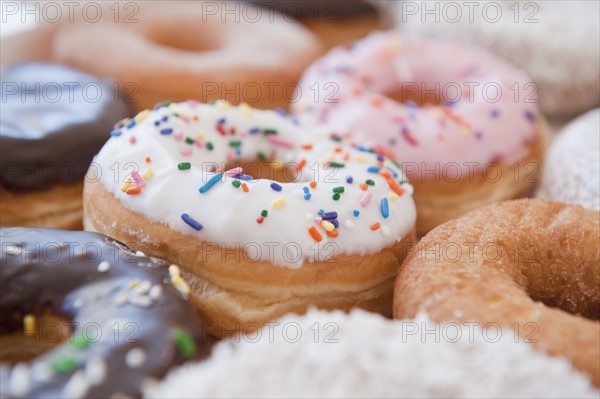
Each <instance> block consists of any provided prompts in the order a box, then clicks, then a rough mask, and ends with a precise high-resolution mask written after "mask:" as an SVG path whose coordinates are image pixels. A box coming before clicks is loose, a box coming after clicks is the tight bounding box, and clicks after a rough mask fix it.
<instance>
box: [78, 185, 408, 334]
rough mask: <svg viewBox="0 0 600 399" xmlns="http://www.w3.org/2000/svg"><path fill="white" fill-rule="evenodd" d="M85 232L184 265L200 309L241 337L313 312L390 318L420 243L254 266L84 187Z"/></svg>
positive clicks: (262, 262)
mask: <svg viewBox="0 0 600 399" xmlns="http://www.w3.org/2000/svg"><path fill="white" fill-rule="evenodd" d="M84 226H85V228H86V229H87V230H94V231H98V232H100V233H103V234H106V235H108V236H111V237H114V238H116V239H118V240H120V241H122V242H124V243H126V244H127V245H128V246H130V247H131V248H133V249H136V250H140V251H143V252H144V253H146V254H148V255H152V256H157V257H160V258H163V259H167V260H168V261H170V262H172V263H176V264H178V265H180V266H181V267H182V268H183V275H184V278H186V279H187V281H188V282H189V284H190V286H191V288H192V291H193V300H194V302H195V303H196V306H197V308H198V309H199V310H200V311H201V312H202V313H203V314H204V315H205V316H206V317H208V320H209V322H211V323H214V324H215V325H220V324H226V326H225V327H226V329H227V330H234V329H235V324H236V323H239V324H240V325H241V326H242V328H243V326H244V325H249V324H250V323H255V326H259V325H261V324H264V323H265V322H267V321H269V320H272V319H274V318H276V317H278V316H281V315H283V314H285V313H288V312H297V313H303V312H304V311H306V309H307V308H308V307H309V306H311V305H314V306H317V307H321V308H325V309H334V308H335V309H350V308H352V307H361V308H364V309H367V310H372V311H376V312H379V313H381V314H384V315H391V295H392V291H393V281H394V279H395V277H396V275H397V273H398V269H399V265H400V263H401V261H402V259H404V256H405V255H406V254H407V253H408V252H409V250H410V248H411V247H412V245H414V242H415V238H414V237H415V232H414V231H412V232H411V233H410V234H409V235H408V236H407V237H405V238H404V239H403V240H402V241H400V242H398V243H397V244H396V245H395V246H394V247H392V248H386V249H383V250H382V251H381V252H380V253H377V254H375V255H370V256H363V257H361V256H349V255H344V254H340V255H335V256H334V257H332V258H331V259H329V260H327V261H324V262H317V263H315V262H305V263H304V265H303V266H302V267H301V268H299V269H290V268H286V267H280V266H276V265H274V264H272V263H271V262H269V261H265V260H260V261H258V260H253V259H249V258H248V256H247V255H246V253H245V252H244V250H243V244H244V243H240V244H241V245H240V248H238V249H237V250H235V249H224V248H223V247H222V246H221V245H219V244H218V243H206V242H202V241H200V240H198V239H196V238H195V237H193V236H189V235H184V234H181V233H178V232H176V231H173V230H171V229H170V228H169V227H168V226H167V225H165V224H162V223H156V222H151V221H149V220H148V219H146V218H145V217H144V216H142V215H140V214H138V213H135V212H132V211H130V210H128V209H126V208H125V207H123V206H122V205H121V204H120V202H119V201H118V200H117V199H116V198H115V197H114V196H113V195H112V194H111V193H109V192H108V191H106V189H105V188H104V187H103V186H102V184H101V183H86V185H85V189H84ZM219 334H222V333H220V332H219Z"/></svg>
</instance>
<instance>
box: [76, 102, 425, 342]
mask: <svg viewBox="0 0 600 399" xmlns="http://www.w3.org/2000/svg"><path fill="white" fill-rule="evenodd" d="M112 135H113V137H112V138H111V139H110V140H109V141H108V142H107V143H106V145H105V146H104V147H103V148H102V150H101V151H100V153H99V154H98V155H97V156H96V158H95V162H96V163H97V164H98V165H100V166H101V170H102V175H101V176H97V175H96V173H97V170H93V169H90V174H89V175H88V179H86V186H85V189H84V225H85V228H86V229H88V230H95V231H98V232H101V233H104V234H107V235H109V236H112V237H115V238H117V239H119V240H122V241H125V242H131V243H133V244H132V245H133V246H134V247H135V249H137V250H141V251H144V252H145V253H148V254H151V255H153V256H157V257H161V258H164V259H167V260H169V261H170V262H173V263H177V264H179V265H181V267H182V275H183V277H184V279H185V280H186V281H187V282H188V283H189V285H190V287H191V293H192V299H193V301H194V303H195V305H196V306H197V308H198V310H199V311H200V312H201V313H202V314H203V315H204V316H205V317H207V318H208V320H210V321H211V322H213V325H214V326H218V327H215V330H216V331H212V333H214V334H216V335H219V336H222V335H226V334H229V333H231V332H234V331H239V330H242V331H250V330H253V329H255V328H257V327H258V326H260V325H261V324H263V323H265V322H267V321H269V320H272V319H274V318H276V317H278V316H281V315H283V314H285V313H288V312H298V313H303V312H304V311H305V310H306V309H307V308H308V307H309V306H313V305H314V306H318V307H321V308H325V309H334V308H339V309H350V308H352V307H355V306H358V307H361V308H365V309H368V310H372V311H376V312H380V313H382V314H387V315H389V314H390V311H391V308H390V303H391V302H390V298H391V295H392V286H393V281H394V277H395V276H396V274H397V273H398V269H399V265H400V263H401V261H402V259H403V258H404V256H405V254H406V253H407V252H408V251H409V249H410V247H411V245H412V243H413V241H414V240H413V238H414V234H415V233H414V226H415V218H416V212H415V205H414V202H413V199H412V195H411V194H412V186H411V185H410V184H409V183H408V182H407V180H406V178H405V176H404V174H403V172H402V170H401V169H400V168H399V167H398V166H397V164H395V163H394V162H392V161H391V160H389V159H387V158H385V157H384V156H382V155H381V154H378V153H377V152H375V151H374V150H373V149H370V148H366V147H363V146H358V145H352V144H351V143H350V142H348V141H347V140H343V139H341V138H340V137H338V136H336V135H332V134H330V133H329V132H327V131H324V130H323V131H321V130H319V129H313V130H312V131H310V132H307V131H306V129H303V128H301V127H300V126H298V125H297V124H296V123H295V121H294V119H293V117H291V116H289V115H285V113H284V112H283V111H280V112H276V111H263V110H256V109H252V108H250V107H249V106H248V105H245V104H242V105H239V106H232V105H231V104H229V103H227V102H223V101H219V102H216V103H214V104H211V105H209V104H201V103H198V102H195V101H187V102H184V103H170V104H161V105H159V106H157V107H156V108H155V109H154V110H152V111H150V110H147V111H143V112H141V113H140V114H138V115H137V116H135V117H134V118H132V119H131V122H128V123H127V125H126V126H123V127H122V128H121V129H118V130H116V131H114V132H113V133H112ZM114 165H118V168H119V170H116V169H115V167H114Z"/></svg>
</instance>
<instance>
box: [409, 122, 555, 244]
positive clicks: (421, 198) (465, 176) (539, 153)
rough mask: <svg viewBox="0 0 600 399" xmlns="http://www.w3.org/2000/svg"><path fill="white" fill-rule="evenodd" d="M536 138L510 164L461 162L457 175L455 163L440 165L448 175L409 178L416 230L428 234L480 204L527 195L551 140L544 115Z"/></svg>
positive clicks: (536, 178)
mask: <svg viewBox="0 0 600 399" xmlns="http://www.w3.org/2000/svg"><path fill="white" fill-rule="evenodd" d="M536 129H537V135H536V136H537V139H536V140H534V142H533V143H532V144H531V150H530V153H529V155H528V156H527V157H526V158H525V159H522V160H520V161H519V162H517V163H514V164H511V165H507V164H503V163H500V162H491V163H490V164H486V165H461V164H456V165H458V166H460V167H461V168H462V169H463V170H462V172H460V173H459V174H458V176H457V175H455V173H456V170H457V169H456V167H455V166H454V165H440V167H439V168H438V169H439V170H440V172H445V173H447V174H448V176H441V175H437V176H434V175H433V174H427V175H425V176H424V177H416V176H415V177H411V176H410V173H409V172H410V169H409V168H410V166H407V167H406V170H405V171H406V172H407V174H409V176H408V178H409V180H410V182H411V184H412V185H413V187H414V194H413V198H414V199H415V205H416V206H417V234H418V235H419V236H423V235H425V234H426V233H427V232H428V231H429V230H431V229H433V228H434V227H436V226H439V225H440V224H442V223H444V222H446V221H448V220H451V219H454V218H457V217H459V216H461V215H464V214H465V213H467V212H469V211H471V210H474V209H477V208H479V207H481V206H485V205H488V204H492V203H495V202H498V201H503V200H509V199H517V198H521V197H524V196H527V195H528V194H529V193H530V192H531V191H532V189H533V188H534V186H535V185H536V183H537V182H538V180H539V173H540V166H541V163H542V159H543V156H544V151H545V148H546V146H547V142H548V126H547V124H546V122H545V121H544V120H543V119H540V120H539V122H538V123H537V125H536Z"/></svg>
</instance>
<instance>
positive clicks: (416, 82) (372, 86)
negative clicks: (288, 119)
mask: <svg viewBox="0 0 600 399" xmlns="http://www.w3.org/2000/svg"><path fill="white" fill-rule="evenodd" d="M527 81H528V80H527V77H526V76H525V75H524V74H522V73H521V72H520V71H518V70H516V69H514V68H513V67H511V66H510V65H508V64H507V63H505V62H504V61H502V60H499V59H497V58H495V57H493V56H492V55H490V54H487V53H484V52H482V51H479V50H477V49H474V48H469V47H465V46H462V45H458V44H455V43H449V42H438V41H427V40H406V39H404V38H403V37H402V36H401V35H400V34H399V33H398V32H395V31H387V32H375V33H373V34H371V35H369V36H368V37H366V38H364V39H362V40H359V41H357V42H355V43H352V44H349V45H347V46H341V47H339V48H336V49H334V50H332V51H331V52H329V53H328V54H327V55H325V56H324V57H323V58H321V59H320V60H318V61H317V62H316V63H314V64H313V65H311V66H310V67H309V68H308V69H307V70H306V71H305V73H304V75H303V77H302V79H301V82H300V84H299V88H300V91H301V93H302V95H301V96H300V99H299V101H297V102H296V103H294V104H293V107H292V112H293V113H294V114H295V115H296V116H297V118H298V120H299V121H300V123H301V124H305V125H307V126H316V125H320V124H324V125H326V126H328V127H329V128H330V129H333V130H334V131H335V132H337V133H338V134H341V135H346V134H350V135H351V136H352V137H353V138H354V139H355V140H356V141H357V142H359V143H364V144H365V145H368V146H375V147H376V148H379V149H381V151H384V152H385V153H386V154H387V155H389V156H390V157H392V158H393V159H394V160H395V161H396V162H399V163H401V164H402V167H403V169H404V172H405V173H406V174H407V176H408V179H409V180H410V182H411V184H413V186H414V188H415V194H414V198H415V202H416V204H417V213H418V215H419V216H418V218H417V232H418V234H419V235H423V234H425V233H426V232H427V231H429V230H431V229H432V228H433V227H435V226H437V225H439V224H441V223H443V222H445V221H447V220H450V219H452V218H454V217H458V216H460V215H462V214H464V213H466V212H467V211H469V210H471V209H475V208H477V207H479V206H482V205H486V204H488V203H492V202H495V201H499V200H502V199H512V198H516V197H520V196H523V195H525V194H527V193H528V192H529V191H530V190H531V187H532V186H533V183H534V182H535V181H536V176H537V172H538V169H539V166H538V164H539V162H540V160H541V157H542V155H543V150H544V145H545V144H544V142H545V135H546V127H545V122H544V119H543V117H542V115H541V114H540V113H539V112H538V109H537V107H536V104H535V98H532V99H530V100H531V101H534V102H529V100H527V98H526V97H525V96H526V95H527V93H526V90H525V89H524V88H526V87H527V86H526V85H527ZM515 96H518V97H519V98H520V99H521V101H515Z"/></svg>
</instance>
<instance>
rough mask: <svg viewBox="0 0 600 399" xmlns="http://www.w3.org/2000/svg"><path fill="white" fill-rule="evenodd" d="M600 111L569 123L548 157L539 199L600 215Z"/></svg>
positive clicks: (551, 148) (595, 110)
mask: <svg viewBox="0 0 600 399" xmlns="http://www.w3.org/2000/svg"><path fill="white" fill-rule="evenodd" d="M599 132H600V108H596V109H594V110H591V111H588V112H586V113H585V114H583V115H582V116H580V117H578V118H577V119H575V120H574V121H572V122H571V123H569V124H568V125H567V126H566V127H565V128H564V129H563V131H562V132H561V133H560V135H559V136H558V137H556V138H555V139H554V141H553V142H552V145H551V146H550V148H549V149H548V152H547V154H546V159H547V162H546V163H545V165H544V169H543V173H542V177H541V182H540V186H539V188H538V191H537V193H536V196H537V197H538V198H546V199H552V200H556V201H562V202H566V203H569V204H578V205H581V206H583V207H586V208H589V209H595V210H597V211H600V186H599V183H598V182H600V133H599Z"/></svg>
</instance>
